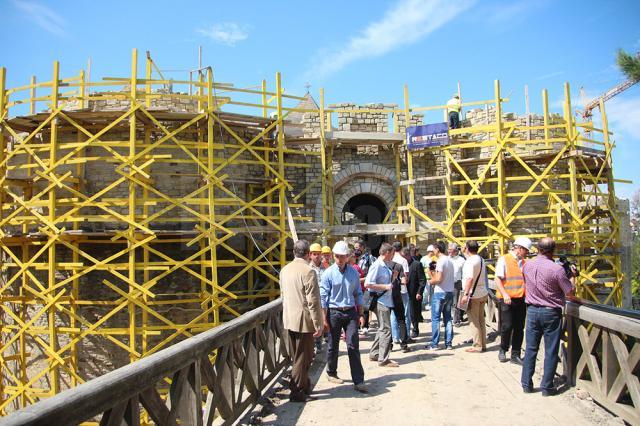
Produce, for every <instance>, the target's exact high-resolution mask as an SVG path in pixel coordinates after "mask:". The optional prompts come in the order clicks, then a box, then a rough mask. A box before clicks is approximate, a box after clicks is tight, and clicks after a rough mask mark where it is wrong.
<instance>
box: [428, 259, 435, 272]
mask: <svg viewBox="0 0 640 426" xmlns="http://www.w3.org/2000/svg"><path fill="white" fill-rule="evenodd" d="M429 270H430V271H435V270H436V261H435V260H432V261H431V263H429Z"/></svg>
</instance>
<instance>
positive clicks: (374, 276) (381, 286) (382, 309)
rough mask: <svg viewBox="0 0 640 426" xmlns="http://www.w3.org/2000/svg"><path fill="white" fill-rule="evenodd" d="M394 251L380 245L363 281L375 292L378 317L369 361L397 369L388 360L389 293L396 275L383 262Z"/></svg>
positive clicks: (388, 260)
mask: <svg viewBox="0 0 640 426" xmlns="http://www.w3.org/2000/svg"><path fill="white" fill-rule="evenodd" d="M393 254H394V250H393V247H392V246H391V244H389V243H382V245H381V246H380V256H379V257H378V260H376V261H375V262H374V263H373V265H371V267H370V268H369V273H368V274H367V277H366V278H365V279H364V286H365V288H367V289H369V290H371V291H375V292H377V295H378V304H377V306H376V308H375V314H376V316H377V317H378V323H379V325H378V333H377V334H376V338H375V340H374V341H373V345H372V346H371V351H370V352H369V359H370V360H371V361H378V365H379V366H381V367H397V366H398V363H397V362H395V361H392V360H390V359H389V353H390V352H391V310H392V309H393V298H392V296H391V291H392V289H393V285H392V284H391V283H392V282H393V280H395V279H396V278H397V273H395V275H394V273H393V272H392V271H391V269H389V267H388V266H387V265H386V264H385V262H390V261H391V259H393Z"/></svg>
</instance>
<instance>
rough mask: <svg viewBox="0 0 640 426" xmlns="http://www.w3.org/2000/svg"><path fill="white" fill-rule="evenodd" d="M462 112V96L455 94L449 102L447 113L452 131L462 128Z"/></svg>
mask: <svg viewBox="0 0 640 426" xmlns="http://www.w3.org/2000/svg"><path fill="white" fill-rule="evenodd" d="M461 110H462V105H461V104H460V96H459V95H458V94H457V93H454V94H453V96H451V99H449V100H448V101H447V112H448V113H449V128H450V129H459V128H460V111H461Z"/></svg>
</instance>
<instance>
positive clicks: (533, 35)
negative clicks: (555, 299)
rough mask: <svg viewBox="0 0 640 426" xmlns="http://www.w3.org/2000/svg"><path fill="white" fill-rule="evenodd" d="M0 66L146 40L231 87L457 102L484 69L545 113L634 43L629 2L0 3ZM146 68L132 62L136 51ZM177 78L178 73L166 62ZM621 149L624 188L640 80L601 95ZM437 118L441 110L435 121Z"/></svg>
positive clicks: (633, 151)
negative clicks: (276, 81) (275, 84)
mask: <svg viewBox="0 0 640 426" xmlns="http://www.w3.org/2000/svg"><path fill="white" fill-rule="evenodd" d="M0 16H3V18H4V19H3V25H2V26H0V40H3V48H2V53H1V54H0V66H5V67H7V72H8V86H9V87H13V86H17V85H22V84H25V83H27V82H28V80H29V77H30V76H31V75H32V74H35V75H36V76H37V77H38V79H41V80H44V79H48V78H49V77H50V75H51V69H52V61H53V60H55V59H57V60H59V61H60V62H61V72H62V74H63V75H74V74H76V73H77V71H78V70H79V69H81V68H85V67H86V63H87V59H88V58H89V57H91V60H92V79H93V80H95V79H96V78H101V77H104V76H126V75H127V74H128V73H129V70H130V68H129V63H130V62H129V61H130V57H131V49H132V48H133V47H136V48H138V49H139V51H140V56H141V57H142V56H143V55H144V51H146V50H150V51H151V52H152V55H153V57H154V60H155V61H156V63H158V64H159V66H160V67H161V68H162V69H191V68H195V67H196V66H197V60H198V53H197V52H198V46H202V47H203V52H204V53H203V59H204V61H203V62H204V64H205V65H212V66H213V68H214V72H215V75H216V79H217V81H224V82H232V83H234V84H235V85H236V86H239V87H248V86H252V85H255V84H257V83H259V81H261V80H262V79H263V78H266V79H268V80H269V81H273V78H274V74H275V72H276V71H280V72H282V74H283V84H284V86H285V87H286V88H287V90H288V92H289V93H297V94H304V92H305V83H307V82H309V83H310V84H311V92H312V93H313V94H314V96H316V98H317V90H318V88H319V87H324V88H325V93H326V100H327V103H331V102H345V101H355V102H358V103H366V102H396V103H401V102H402V88H403V85H404V84H405V83H406V84H408V85H409V92H410V101H411V104H412V105H414V106H417V105H420V106H427V105H437V104H442V103H444V102H445V101H446V100H447V99H448V98H449V97H450V95H451V93H452V92H453V91H455V89H456V84H457V82H458V81H460V83H461V86H462V95H463V99H464V100H482V99H488V98H491V97H492V95H493V80H494V79H496V78H498V79H500V81H501V84H502V90H503V95H509V96H510V99H511V101H510V102H509V104H507V106H506V110H508V111H514V112H518V113H521V112H523V111H524V108H525V107H524V86H525V84H526V85H528V86H529V93H530V98H531V110H532V111H533V112H541V111H542V107H541V103H540V92H541V90H542V89H543V88H547V89H548V90H549V97H550V101H551V103H552V105H553V106H555V107H556V109H557V108H558V105H559V101H560V100H561V98H562V94H563V86H562V85H563V83H564V82H565V81H568V82H569V83H570V84H571V86H572V94H573V97H574V99H575V104H574V105H575V106H576V107H578V106H579V104H578V103H577V102H578V100H579V94H578V92H579V88H580V87H584V90H585V92H586V94H587V98H590V97H593V96H596V95H597V94H599V93H600V92H602V91H604V90H606V89H608V88H610V87H612V86H614V85H616V84H617V83H619V82H621V81H623V79H624V77H623V75H622V74H621V73H620V71H618V69H617V68H616V67H615V51H616V49H618V48H623V49H625V50H627V51H628V52H635V51H640V25H638V22H640V2H638V1H637V0H636V1H633V0H632V1H615V2H608V1H587V0H584V1H556V2H552V1H549V0H536V1H528V0H526V1H518V0H515V1H502V0H491V1H480V0H475V1H474V0H458V1H455V2H450V1H445V0H396V1H366V2H365V1H360V2H358V1H352V2H345V1H330V0H327V1H323V2H293V1H291V2H287V1H270V2H265V1H250V2H241V1H237V2H221V1H216V2H213V1H212V2H203V1H186V0H185V1H181V2H169V1H153V2H151V1H132V2H126V1H120V0H112V1H110V2H108V3H107V2H97V1H79V0H77V1H49V2H46V1H31V0H0ZM140 64H141V65H140V66H141V67H142V60H141V62H140ZM167 75H168V76H173V77H175V78H178V79H184V78H185V74H184V73H173V74H171V73H167ZM607 111H608V113H609V119H610V122H611V127H612V130H613V131H615V133H616V135H615V140H616V141H617V150H616V152H615V155H614V167H615V171H616V177H618V178H621V179H632V180H634V183H633V184H632V185H629V184H618V185H617V192H618V194H619V195H622V196H630V195H631V194H632V193H633V192H634V191H635V190H637V189H638V188H640V172H638V171H637V170H638V169H637V164H638V161H639V160H640V154H638V152H639V150H638V149H637V146H638V144H639V143H640V84H638V85H636V86H634V87H632V88H631V89H629V90H628V91H627V92H625V93H624V94H622V95H620V96H618V97H617V98H615V99H613V100H611V101H610V102H608V103H607ZM434 119H437V118H434Z"/></svg>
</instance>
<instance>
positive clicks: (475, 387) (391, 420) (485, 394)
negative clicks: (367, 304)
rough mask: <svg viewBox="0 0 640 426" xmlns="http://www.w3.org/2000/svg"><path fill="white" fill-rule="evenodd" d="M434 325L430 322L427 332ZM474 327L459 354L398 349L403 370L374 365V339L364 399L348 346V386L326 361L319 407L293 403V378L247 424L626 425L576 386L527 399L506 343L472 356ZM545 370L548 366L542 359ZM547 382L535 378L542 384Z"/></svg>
mask: <svg viewBox="0 0 640 426" xmlns="http://www.w3.org/2000/svg"><path fill="white" fill-rule="evenodd" d="M430 326H431V324H424V325H423V329H424V330H426V329H427V328H430ZM468 332H469V327H468V326H463V327H461V328H457V329H455V333H456V336H455V337H454V349H453V350H441V351H437V352H432V351H428V350H426V349H424V345H425V342H426V339H427V336H430V334H431V333H430V332H429V333H427V334H426V335H425V333H422V335H421V336H419V338H418V339H417V343H415V344H413V345H412V349H413V351H412V352H410V353H407V354H403V353H401V352H400V351H399V350H394V351H393V353H392V358H393V359H394V360H397V361H398V362H399V364H400V367H399V368H381V367H378V365H377V363H374V362H370V361H369V360H368V359H369V358H368V353H369V347H370V346H371V343H372V341H373V335H369V336H367V337H365V338H364V339H361V342H360V344H361V358H362V362H363V366H364V369H365V383H366V384H367V386H368V387H369V390H370V393H369V394H368V395H361V394H358V393H357V392H355V391H354V390H353V385H352V383H351V381H350V374H349V365H348V358H347V354H346V347H345V343H344V342H341V354H340V358H339V362H338V375H339V377H341V378H344V379H348V381H346V382H345V384H344V385H336V384H333V383H330V382H329V381H328V380H327V379H326V375H325V373H324V366H325V358H324V355H321V356H319V357H318V359H316V361H315V362H314V365H313V367H312V372H311V374H312V381H313V383H314V389H313V394H312V395H313V396H315V397H316V398H317V400H315V401H311V402H308V403H306V404H300V403H292V402H288V390H286V379H283V380H282V381H281V382H280V383H279V384H278V385H276V386H275V387H274V390H273V391H272V392H271V394H270V395H269V396H268V401H265V404H264V405H262V406H259V407H258V410H260V409H261V410H262V414H257V411H258V410H254V412H253V413H251V414H249V415H248V416H246V417H245V418H244V419H243V420H242V421H241V423H257V422H258V421H259V422H260V423H262V424H270V425H271V424H272V425H293V424H297V425H318V424H342V425H360V424H366V425H369V426H374V425H385V426H388V425H426V424H433V425H468V424H483V425H560V424H563V425H567V424H570V425H576V426H577V425H593V424H606V425H608V424H623V423H622V421H621V420H620V419H618V418H616V417H614V416H612V415H611V414H609V413H608V412H606V411H604V410H603V409H602V408H600V407H599V406H597V405H596V404H594V403H593V402H590V401H587V400H580V399H578V398H577V397H576V389H575V388H570V389H568V388H567V390H566V391H565V392H563V393H562V394H559V395H556V396H553V397H543V396H542V395H541V394H540V393H539V392H535V393H533V394H524V393H523V392H522V388H521V387H520V372H521V367H519V366H517V365H514V364H511V363H505V364H501V363H499V362H498V359H497V353H498V352H497V351H498V344H497V342H491V343H489V345H488V350H487V352H485V353H482V354H475V353H467V352H465V351H464V349H465V348H466V347H468V345H463V344H462V343H461V342H463V341H464V340H466V339H467V338H468V335H467V334H468ZM539 356H540V359H539V362H538V365H537V367H540V366H541V365H540V364H541V361H542V358H541V357H542V353H541V354H540V355H539ZM539 381H540V376H539V375H536V376H535V377H534V385H536V386H537V385H539Z"/></svg>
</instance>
